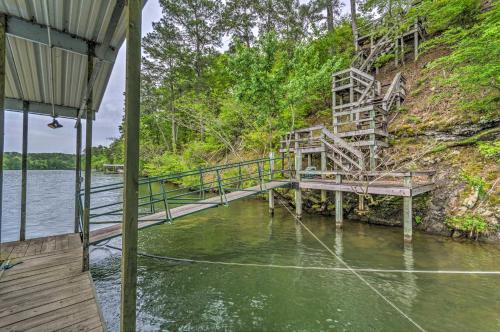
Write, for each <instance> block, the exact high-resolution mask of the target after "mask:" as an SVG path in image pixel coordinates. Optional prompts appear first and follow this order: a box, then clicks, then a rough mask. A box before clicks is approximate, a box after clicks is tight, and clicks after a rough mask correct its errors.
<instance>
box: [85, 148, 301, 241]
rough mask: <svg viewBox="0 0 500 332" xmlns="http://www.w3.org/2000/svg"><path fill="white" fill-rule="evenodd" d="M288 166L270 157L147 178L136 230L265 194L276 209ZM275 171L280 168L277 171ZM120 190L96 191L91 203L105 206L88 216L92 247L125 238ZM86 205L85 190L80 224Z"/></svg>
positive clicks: (104, 187) (116, 185) (103, 187)
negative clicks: (276, 191)
mask: <svg viewBox="0 0 500 332" xmlns="http://www.w3.org/2000/svg"><path fill="white" fill-rule="evenodd" d="M286 162H287V160H286V158H284V157H282V158H274V156H273V155H272V154H271V155H270V157H269V158H262V159H256V160H250V161H244V162H240V163H232V164H225V165H218V166H213V167H206V168H198V169H197V170H193V171H187V172H180V173H173V174H170V175H167V176H163V177H147V178H143V179H141V180H140V182H139V192H140V193H139V216H140V218H139V223H138V228H139V229H143V228H146V227H151V226H154V225H158V224H161V223H164V222H172V221H173V220H174V219H178V218H180V217H183V216H187V215H189V214H192V213H195V212H199V211H203V210H206V209H209V208H213V207H217V206H220V205H228V204H229V203H230V202H232V201H235V200H239V199H243V198H246V197H250V196H253V195H256V194H261V193H266V192H270V206H271V205H272V206H273V204H274V203H273V202H274V199H273V195H272V190H274V189H277V188H285V187H289V186H290V185H291V184H292V182H291V181H290V177H289V176H288V175H289V173H290V172H291V170H290V168H289V165H285V164H286ZM275 166H278V167H276V168H277V169H278V170H277V171H276V170H275ZM122 191H123V184H121V183H113V184H107V185H101V186H96V187H93V188H92V190H91V200H92V202H93V203H94V202H99V203H101V205H95V206H91V208H90V211H89V218H90V224H91V225H94V226H93V227H95V228H94V229H92V230H91V231H90V233H89V243H90V244H96V243H99V242H101V241H105V240H108V239H111V238H114V237H117V236H120V235H121V234H122V224H121V219H122V213H123V198H122V194H121V193H122ZM82 200H83V191H82V192H81V194H80V208H81V209H82V211H81V213H80V215H81V216H82V220H81V225H83V216H84V215H85V213H84V211H83V208H82V207H83V202H82ZM102 202H105V204H102ZM110 224H112V225H110ZM103 226H104V227H103Z"/></svg>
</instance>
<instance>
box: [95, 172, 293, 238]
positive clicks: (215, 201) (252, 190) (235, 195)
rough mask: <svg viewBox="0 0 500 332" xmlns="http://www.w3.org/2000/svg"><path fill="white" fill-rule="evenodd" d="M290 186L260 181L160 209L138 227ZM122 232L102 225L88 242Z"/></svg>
mask: <svg viewBox="0 0 500 332" xmlns="http://www.w3.org/2000/svg"><path fill="white" fill-rule="evenodd" d="M288 186H290V182H289V181H283V180H282V181H271V182H266V183H262V185H260V184H259V185H256V186H253V187H249V188H246V189H244V190H238V191H233V192H231V193H228V194H225V199H224V197H223V196H215V197H211V198H207V199H204V200H200V201H198V202H196V203H192V204H185V205H181V206H179V207H174V208H171V209H170V210H169V214H170V216H167V213H166V212H165V211H161V212H158V213H155V214H151V215H148V216H145V217H142V218H140V219H139V226H138V228H139V229H143V228H147V227H151V226H154V225H158V224H161V223H164V222H165V221H166V220H168V219H169V218H170V219H171V220H173V219H177V218H181V217H184V216H187V215H190V214H192V213H195V212H199V211H203V210H206V209H210V208H213V207H217V206H219V205H223V204H227V203H229V202H233V201H236V200H239V199H243V198H246V197H250V196H253V195H255V194H257V193H260V192H266V191H271V190H273V189H276V188H282V187H288ZM121 234H122V224H115V225H113V226H109V227H104V228H100V229H96V230H93V231H91V232H90V244H96V243H99V242H101V241H104V240H108V239H111V238H114V237H117V236H121Z"/></svg>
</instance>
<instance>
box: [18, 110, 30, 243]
mask: <svg viewBox="0 0 500 332" xmlns="http://www.w3.org/2000/svg"><path fill="white" fill-rule="evenodd" d="M28 108H29V103H28V102H27V101H23V155H22V159H21V227H20V230H19V241H24V240H26V200H27V193H28V192H27V185H28V111H29V109H28Z"/></svg>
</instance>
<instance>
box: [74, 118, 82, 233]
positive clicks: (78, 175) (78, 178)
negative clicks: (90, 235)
mask: <svg viewBox="0 0 500 332" xmlns="http://www.w3.org/2000/svg"><path fill="white" fill-rule="evenodd" d="M75 159H76V160H75V227H74V231H75V233H78V232H79V231H81V230H80V213H81V211H80V204H79V200H80V191H81V189H82V122H81V120H80V119H78V120H76V158H75Z"/></svg>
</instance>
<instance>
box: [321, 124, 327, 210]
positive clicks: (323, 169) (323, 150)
mask: <svg viewBox="0 0 500 332" xmlns="http://www.w3.org/2000/svg"><path fill="white" fill-rule="evenodd" d="M324 138H325V134H324V133H323V132H321V172H326V146H325V143H324ZM325 177H326V176H325V174H324V173H322V174H321V178H322V179H323V180H324V179H325ZM321 202H322V203H324V202H326V190H321Z"/></svg>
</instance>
